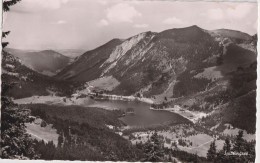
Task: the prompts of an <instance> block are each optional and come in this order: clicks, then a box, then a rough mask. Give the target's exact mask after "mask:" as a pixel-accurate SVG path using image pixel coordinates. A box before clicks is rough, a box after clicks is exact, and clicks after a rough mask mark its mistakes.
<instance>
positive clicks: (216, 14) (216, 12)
mask: <svg viewBox="0 0 260 163" xmlns="http://www.w3.org/2000/svg"><path fill="white" fill-rule="evenodd" d="M206 15H207V16H208V18H210V19H214V20H220V19H223V18H224V12H223V10H221V9H220V8H216V9H215V8H214V9H209V10H208V12H207V14H206Z"/></svg>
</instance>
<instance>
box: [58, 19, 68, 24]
mask: <svg viewBox="0 0 260 163" xmlns="http://www.w3.org/2000/svg"><path fill="white" fill-rule="evenodd" d="M56 24H67V22H66V21H65V20H59V21H57V23H56Z"/></svg>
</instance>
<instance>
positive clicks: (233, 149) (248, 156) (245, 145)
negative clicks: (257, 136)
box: [207, 131, 255, 163]
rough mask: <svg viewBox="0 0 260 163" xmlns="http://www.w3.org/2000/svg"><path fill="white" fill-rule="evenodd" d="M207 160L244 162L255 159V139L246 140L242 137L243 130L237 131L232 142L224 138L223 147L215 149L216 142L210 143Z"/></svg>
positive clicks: (233, 162) (218, 162)
mask: <svg viewBox="0 0 260 163" xmlns="http://www.w3.org/2000/svg"><path fill="white" fill-rule="evenodd" d="M207 160H208V161H209V162H214V163H227V162H229V163H244V162H254V160H255V141H252V142H247V141H246V140H245V139H243V131H239V133H238V135H237V136H236V138H235V140H234V143H233V144H232V143H231V141H230V139H228V138H227V139H226V140H225V143H224V146H223V149H222V150H220V151H217V149H216V142H215V141H213V142H212V143H211V144H210V148H209V150H208V153H207Z"/></svg>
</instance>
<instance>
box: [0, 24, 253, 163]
mask: <svg viewBox="0 0 260 163" xmlns="http://www.w3.org/2000/svg"><path fill="white" fill-rule="evenodd" d="M256 43H257V35H254V36H251V35H248V34H246V33H243V32H240V31H235V30H230V29H218V30H206V29H202V28H200V27H198V26H196V25H194V26H190V27H186V28H173V29H168V30H165V31H162V32H159V33H157V32H151V31H148V32H144V33H140V34H137V35H135V36H132V37H130V38H127V39H113V40H111V41H109V42H107V43H106V44H104V45H102V46H100V47H97V48H96V49H93V50H90V51H87V52H85V53H84V54H82V55H79V56H78V57H75V58H73V59H71V58H69V57H67V56H65V55H63V54H62V52H63V51H62V50H60V53H59V52H56V51H53V50H45V51H40V52H39V51H37V52H35V51H23V50H17V49H8V48H6V49H4V52H3V58H2V82H6V83H14V84H13V85H12V87H11V88H8V89H7V88H6V89H4V88H3V87H2V92H3V94H5V95H6V96H8V97H10V98H11V99H12V101H13V102H14V103H16V104H17V105H18V106H19V107H21V108H27V109H29V110H30V112H31V113H30V114H31V117H33V118H34V119H35V120H34V122H32V123H27V124H26V126H27V128H26V131H27V133H28V134H30V135H31V137H32V138H33V139H35V142H34V143H35V144H36V145H37V146H38V148H36V149H37V150H36V152H38V153H39V155H40V158H41V159H50V160H57V159H58V160H99V161H103V160H112V161H145V158H146V156H147V153H146V152H145V150H144V149H147V148H148V147H147V146H148V144H149V142H150V141H151V140H152V141H153V139H154V137H156V136H157V137H158V139H159V140H160V141H161V142H162V144H163V149H164V154H165V155H164V156H162V158H164V159H163V160H162V161H165V160H168V161H169V160H171V161H172V160H175V161H183V162H191V161H194V160H198V161H199V162H207V159H206V157H207V155H208V153H209V152H208V150H209V149H210V148H211V145H212V143H213V142H214V144H215V146H216V150H217V151H218V152H219V151H221V150H222V149H223V147H225V146H226V140H230V143H231V146H236V142H237V138H238V136H237V135H238V134H239V133H240V134H241V131H242V137H243V139H244V140H245V142H246V143H247V144H248V145H247V147H248V149H247V150H246V152H248V156H247V157H248V158H246V159H247V160H250V161H252V160H253V159H254V157H255V153H254V150H253V149H251V146H254V143H255V131H256V127H255V125H256V79H257V75H256V67H257V61H256V58H257V51H256ZM67 55H68V54H67ZM73 55H74V54H73ZM240 136H241V135H240ZM150 139H151V140H150ZM147 142H148V144H147ZM220 153H221V152H220Z"/></svg>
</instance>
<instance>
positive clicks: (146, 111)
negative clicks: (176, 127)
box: [89, 100, 188, 127]
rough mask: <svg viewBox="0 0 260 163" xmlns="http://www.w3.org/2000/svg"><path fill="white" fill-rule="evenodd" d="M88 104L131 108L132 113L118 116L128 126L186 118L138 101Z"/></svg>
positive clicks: (179, 120)
mask: <svg viewBox="0 0 260 163" xmlns="http://www.w3.org/2000/svg"><path fill="white" fill-rule="evenodd" d="M89 104H90V105H91V106H95V107H101V108H106V109H120V110H123V111H125V112H126V110H127V108H133V109H134V114H126V116H125V117H122V118H120V119H121V120H122V121H123V122H124V123H126V124H127V125H129V126H138V127H141V126H143V127H147V126H151V125H160V124H171V123H185V122H188V120H187V119H185V118H183V117H182V116H180V115H178V114H175V113H171V112H168V111H155V110H150V104H147V103H143V102H139V101H116V100H90V101H89Z"/></svg>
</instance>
